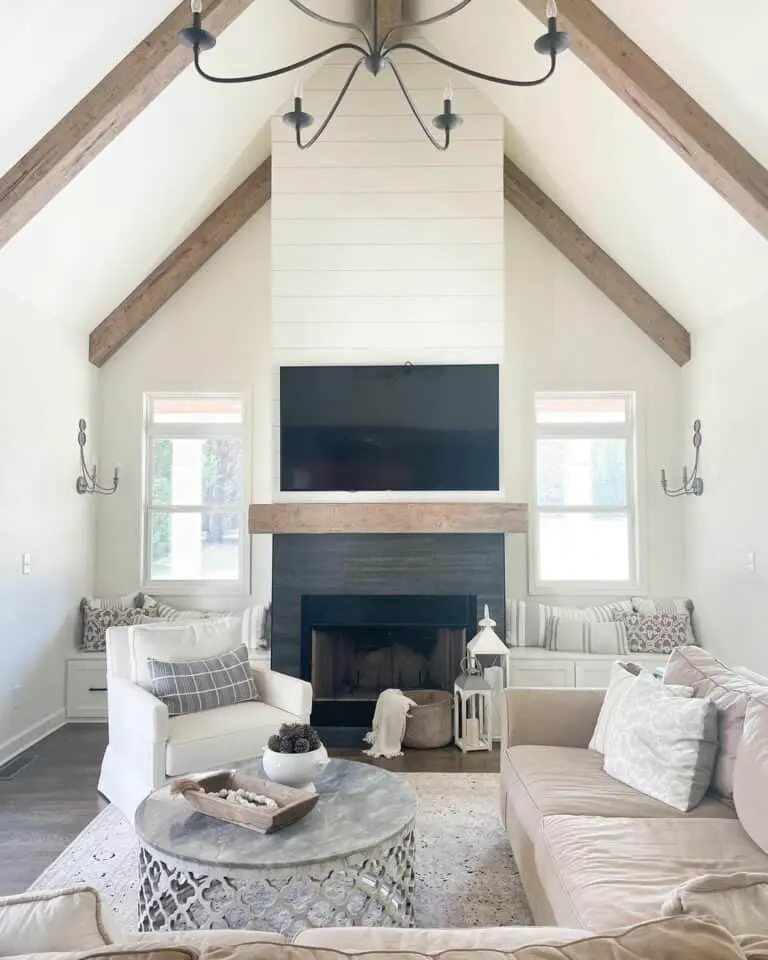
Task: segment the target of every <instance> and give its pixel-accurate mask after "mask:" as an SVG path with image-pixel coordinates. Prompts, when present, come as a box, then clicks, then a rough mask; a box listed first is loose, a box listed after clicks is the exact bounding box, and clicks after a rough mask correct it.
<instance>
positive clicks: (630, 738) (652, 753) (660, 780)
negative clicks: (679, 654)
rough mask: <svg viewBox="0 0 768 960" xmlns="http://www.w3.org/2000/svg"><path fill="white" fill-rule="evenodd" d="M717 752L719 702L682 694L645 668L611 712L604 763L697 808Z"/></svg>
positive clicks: (643, 788)
mask: <svg viewBox="0 0 768 960" xmlns="http://www.w3.org/2000/svg"><path fill="white" fill-rule="evenodd" d="M716 754H717V708H716V707H715V705H714V703H712V701H711V700H703V699H699V698H698V697H685V696H677V695H676V694H675V693H674V692H672V691H671V688H670V687H668V686H665V685H664V684H662V683H659V682H658V680H655V679H653V677H647V676H645V675H644V674H642V673H641V674H640V675H639V676H638V677H636V678H635V679H634V681H633V682H632V684H631V685H630V686H629V689H628V690H627V692H626V694H625V696H624V697H623V699H622V700H621V702H620V703H619V705H618V707H617V709H616V712H615V714H614V715H613V717H612V726H611V731H610V735H608V736H606V739H605V754H604V759H603V769H604V770H605V772H606V773H607V774H609V775H610V776H611V777H614V779H616V780H620V781H621V782H622V783H626V784H628V785H629V786H630V787H634V788H635V790H639V791H640V792H641V793H645V794H647V795H648V796H649V797H655V798H656V799H657V800H661V801H662V802H663V803H668V804H669V805H670V806H671V807H674V808H675V809H676V810H682V811H687V810H692V809H693V807H696V806H698V804H699V803H701V801H702V799H703V797H704V794H705V793H706V792H707V790H708V789H709V784H710V781H711V780H712V771H713V770H714V766H715V756H716Z"/></svg>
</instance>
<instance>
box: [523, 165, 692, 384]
mask: <svg viewBox="0 0 768 960" xmlns="http://www.w3.org/2000/svg"><path fill="white" fill-rule="evenodd" d="M504 196H505V198H506V199H507V200H508V201H509V203H511V204H512V206H513V207H514V208H515V209H516V210H518V211H519V212H520V213H521V214H522V215H523V216H524V217H525V219H526V220H527V221H528V222H529V223H530V224H532V225H533V226H534V227H536V229H537V230H538V231H539V233H541V234H542V235H543V236H544V237H546V238H547V240H549V241H550V243H551V244H552V245H553V246H555V247H556V248H557V249H558V250H559V251H560V253H562V254H563V255H564V256H565V257H567V258H568V260H570V261H571V263H572V264H573V265H574V266H575V267H577V268H578V269H579V270H580V271H581V272H582V273H583V274H584V276H585V277H587V279H588V280H591V281H592V283H594V285H595V286H596V287H597V288H598V289H599V290H601V291H602V292H603V293H604V294H605V295H606V297H608V299H609V300H612V301H613V302H614V303H615V304H616V306H617V307H618V308H619V309H620V310H621V311H622V312H623V313H625V314H626V315H627V316H628V317H629V319H630V320H631V321H632V322H633V323H634V324H636V326H638V327H639V328H640V329H641V330H642V331H643V333H645V334H646V335H647V336H648V337H650V338H651V340H653V342H654V343H657V344H658V345H659V346H660V347H661V349H662V350H663V351H664V352H665V353H666V354H667V355H668V356H670V357H671V358H672V359H673V360H674V361H675V363H677V364H678V365H679V366H683V365H684V364H686V363H687V362H688V361H689V360H690V359H691V338H690V335H689V333H688V331H687V330H686V329H685V327H684V326H682V325H681V324H680V323H678V322H677V320H675V318H674V317H673V316H672V315H671V314H670V313H668V312H667V311H666V310H665V309H664V307H662V306H661V304H660V303H658V302H657V301H656V300H654V299H653V297H652V296H651V295H650V294H649V293H647V292H646V291H645V290H644V289H643V288H642V287H641V286H640V284H639V283H637V282H636V281H635V280H633V279H632V277H631V276H630V275H629V274H628V273H627V271H626V270H624V269H623V268H622V267H620V266H619V265H618V263H616V261H615V260H612V259H611V257H609V256H608V254H607V253H606V252H605V250H603V249H602V247H599V246H598V245H597V244H596V243H595V242H594V240H592V239H591V238H590V237H588V236H587V234H586V233H584V231H583V230H582V229H581V228H580V227H579V226H578V225H577V224H576V223H574V222H573V220H571V218H570V217H569V216H568V215H567V214H566V213H565V212H564V211H563V210H562V209H561V208H560V207H558V205H557V204H556V203H555V202H554V201H553V200H550V198H549V197H548V196H547V195H546V194H545V193H544V192H543V191H542V190H540V189H539V188H538V187H537V186H536V184H535V183H534V182H533V181H532V180H531V179H530V178H529V177H527V176H526V175H525V174H524V173H523V171H522V170H521V169H520V168H519V167H518V166H516V165H515V164H514V163H513V162H512V161H511V160H510V159H509V158H508V157H507V158H505V159H504Z"/></svg>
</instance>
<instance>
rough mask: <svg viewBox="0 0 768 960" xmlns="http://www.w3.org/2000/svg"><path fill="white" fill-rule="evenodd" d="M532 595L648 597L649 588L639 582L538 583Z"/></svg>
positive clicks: (532, 587) (533, 586) (531, 588)
mask: <svg viewBox="0 0 768 960" xmlns="http://www.w3.org/2000/svg"><path fill="white" fill-rule="evenodd" d="M529 595H530V596H531V597H647V596H648V590H647V589H646V588H645V587H643V586H641V585H639V584H637V583H616V584H606V583H599V582H598V583H586V582H582V583H573V582H571V581H566V582H561V583H555V582H552V583H537V584H531V585H530V590H529Z"/></svg>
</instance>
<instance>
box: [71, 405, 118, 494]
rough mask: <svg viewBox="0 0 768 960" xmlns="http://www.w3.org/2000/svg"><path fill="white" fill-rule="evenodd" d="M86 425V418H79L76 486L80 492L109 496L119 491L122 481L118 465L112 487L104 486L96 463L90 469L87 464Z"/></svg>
mask: <svg viewBox="0 0 768 960" xmlns="http://www.w3.org/2000/svg"><path fill="white" fill-rule="evenodd" d="M86 426H87V425H86V422H85V420H79V421H78V423H77V430H78V433H77V445H78V447H80V476H79V477H78V478H77V481H76V483H75V488H76V489H77V492H78V493H80V494H83V493H100V494H102V495H103V496H105V497H108V496H110V495H111V494H113V493H115V492H116V491H117V485H118V483H119V482H120V478H119V476H118V472H117V467H115V473H114V476H113V477H112V486H111V487H104V486H102V485H101V484H100V483H99V481H98V477H97V475H96V464H95V463H94V465H93V466H92V467H91V469H90V470H89V469H88V467H87V466H86V464H85V444H86V442H87V438H86V436H85V430H86Z"/></svg>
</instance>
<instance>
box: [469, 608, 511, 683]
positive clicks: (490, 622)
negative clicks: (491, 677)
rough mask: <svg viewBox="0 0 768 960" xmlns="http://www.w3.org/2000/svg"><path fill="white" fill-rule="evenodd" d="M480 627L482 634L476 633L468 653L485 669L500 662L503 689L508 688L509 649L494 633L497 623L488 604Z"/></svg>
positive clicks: (473, 660)
mask: <svg viewBox="0 0 768 960" xmlns="http://www.w3.org/2000/svg"><path fill="white" fill-rule="evenodd" d="M478 626H479V627H480V628H481V629H480V632H479V633H476V634H475V636H474V637H472V639H471V640H470V641H469V643H468V644H467V653H468V654H469V656H470V658H471V661H472V662H473V663H475V664H479V665H480V666H481V667H484V668H487V667H490V666H495V665H496V664H497V661H498V666H500V667H501V669H502V671H503V683H502V687H508V686H509V678H510V667H509V647H508V646H507V645H506V643H504V641H503V640H502V639H501V637H500V636H499V635H498V633H496V632H495V631H494V629H493V628H494V627H495V626H496V621H495V620H494V619H493V618H492V617H491V614H490V611H489V610H488V604H487V603H486V605H485V609H484V611H483V619H482V620H481V621H480V622H479V624H478Z"/></svg>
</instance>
